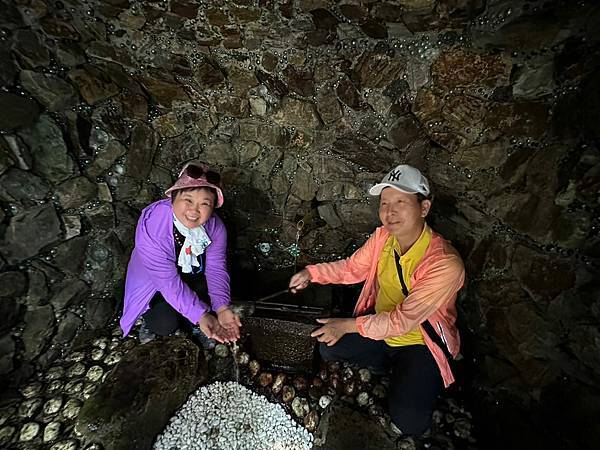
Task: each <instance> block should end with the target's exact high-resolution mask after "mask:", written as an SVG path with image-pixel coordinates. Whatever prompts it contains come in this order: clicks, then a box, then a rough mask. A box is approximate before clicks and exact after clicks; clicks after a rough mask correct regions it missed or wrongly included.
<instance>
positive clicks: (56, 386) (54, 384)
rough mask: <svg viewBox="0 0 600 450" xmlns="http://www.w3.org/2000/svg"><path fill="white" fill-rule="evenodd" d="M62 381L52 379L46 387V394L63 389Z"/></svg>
mask: <svg viewBox="0 0 600 450" xmlns="http://www.w3.org/2000/svg"><path fill="white" fill-rule="evenodd" d="M63 386H64V383H63V382H62V380H52V381H51V382H50V384H49V385H48V387H47V388H46V393H47V394H55V393H57V392H60V391H61V390H62V389H63Z"/></svg>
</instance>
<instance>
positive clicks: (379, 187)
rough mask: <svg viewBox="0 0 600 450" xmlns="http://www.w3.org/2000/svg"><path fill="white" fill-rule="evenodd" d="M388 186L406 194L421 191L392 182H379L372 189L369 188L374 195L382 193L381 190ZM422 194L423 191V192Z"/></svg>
mask: <svg viewBox="0 0 600 450" xmlns="http://www.w3.org/2000/svg"><path fill="white" fill-rule="evenodd" d="M386 187H391V188H394V189H396V190H397V191H400V192H404V193H405V194H419V192H417V191H415V190H412V189H408V188H405V187H403V186H398V185H396V184H392V183H378V184H376V185H375V186H373V187H372V188H371V189H369V194H370V195H372V196H377V195H380V194H381V191H383V190H384V189H385V188H386ZM421 194H422V192H421Z"/></svg>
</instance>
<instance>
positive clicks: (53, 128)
mask: <svg viewBox="0 0 600 450" xmlns="http://www.w3.org/2000/svg"><path fill="white" fill-rule="evenodd" d="M22 138H23V140H24V141H25V142H26V143H27V144H28V145H29V149H30V151H31V155H32V157H33V170H34V172H36V173H37V174H39V175H40V176H42V177H44V178H46V179H48V180H49V181H51V182H60V181H63V180H65V179H67V178H68V177H69V176H71V175H72V174H73V172H74V170H75V165H74V163H73V160H72V159H71V157H70V156H69V154H68V151H67V147H66V145H65V141H64V139H63V135H62V131H61V129H60V128H59V127H58V126H57V125H56V123H55V122H54V120H52V118H50V116H48V115H42V116H41V117H40V118H39V120H38V121H37V122H36V123H35V125H33V127H31V128H29V129H27V132H26V133H25V132H23V134H22Z"/></svg>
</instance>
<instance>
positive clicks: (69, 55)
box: [56, 42, 86, 67]
mask: <svg viewBox="0 0 600 450" xmlns="http://www.w3.org/2000/svg"><path fill="white" fill-rule="evenodd" d="M56 59H57V60H58V62H59V63H60V64H61V65H63V66H66V67H75V66H79V65H81V64H84V63H85V62H86V59H85V53H84V52H83V50H82V49H81V47H79V46H78V45H76V44H74V43H71V42H60V43H59V44H58V46H57V47H56Z"/></svg>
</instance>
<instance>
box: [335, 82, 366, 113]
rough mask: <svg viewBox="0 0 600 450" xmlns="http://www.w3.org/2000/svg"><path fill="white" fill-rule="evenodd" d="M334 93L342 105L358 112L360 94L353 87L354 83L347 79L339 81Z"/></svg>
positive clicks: (360, 104) (360, 105)
mask: <svg viewBox="0 0 600 450" xmlns="http://www.w3.org/2000/svg"><path fill="white" fill-rule="evenodd" d="M335 92H336V94H337V96H338V98H339V99H340V101H341V102H342V103H344V104H345V105H346V106H349V107H350V108H352V109H354V110H356V111H358V110H359V109H361V107H362V103H361V100H360V94H359V93H358V90H357V89H356V86H354V83H352V81H350V80H348V79H344V80H341V81H340V82H339V83H338V84H337V86H336V88H335Z"/></svg>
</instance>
